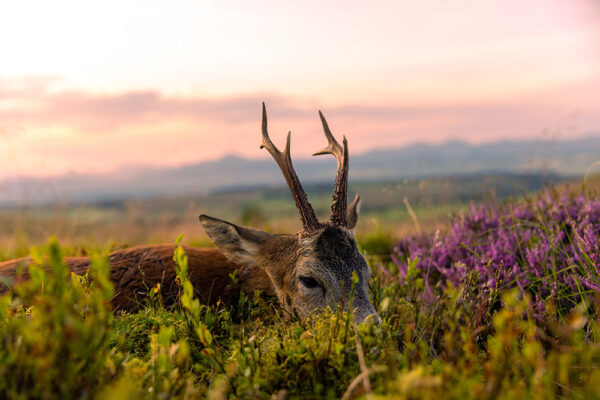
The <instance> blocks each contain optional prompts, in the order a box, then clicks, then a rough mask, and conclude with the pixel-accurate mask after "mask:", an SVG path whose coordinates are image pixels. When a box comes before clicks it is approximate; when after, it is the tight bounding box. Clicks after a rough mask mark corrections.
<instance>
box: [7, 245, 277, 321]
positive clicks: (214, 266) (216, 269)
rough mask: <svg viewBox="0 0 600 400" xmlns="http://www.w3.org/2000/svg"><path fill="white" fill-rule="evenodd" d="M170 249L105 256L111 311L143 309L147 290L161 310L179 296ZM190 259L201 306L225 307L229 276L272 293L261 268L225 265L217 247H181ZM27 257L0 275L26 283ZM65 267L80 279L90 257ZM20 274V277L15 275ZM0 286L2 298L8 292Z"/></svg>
mask: <svg viewBox="0 0 600 400" xmlns="http://www.w3.org/2000/svg"><path fill="white" fill-rule="evenodd" d="M174 250H175V248H174V245H172V244H163V245H150V246H138V247H132V248H129V249H124V250H118V251H115V252H113V253H111V254H110V255H109V261H110V280H111V281H112V282H113V285H114V287H115V293H114V296H113V298H112V299H111V304H112V305H113V307H114V309H115V310H125V311H135V310H137V309H139V307H140V306H141V305H143V304H144V300H145V299H146V297H147V295H148V293H149V291H150V290H152V289H153V288H155V287H156V286H157V284H160V294H161V296H162V299H163V302H164V304H165V305H170V304H172V303H174V302H175V301H176V299H177V296H178V293H179V287H178V285H177V283H176V280H175V276H176V274H175V262H174V261H173V252H174ZM184 250H185V253H186V255H187V257H188V276H189V279H190V282H191V283H192V286H193V287H194V294H195V296H197V297H198V298H199V299H200V301H201V302H203V303H204V304H213V303H215V302H216V301H217V300H219V299H220V300H221V301H223V302H225V303H227V302H229V300H230V297H231V295H232V294H233V290H236V288H233V287H232V285H231V283H232V281H231V277H230V274H232V273H233V272H234V271H236V270H238V274H239V283H240V288H239V289H242V290H244V291H245V292H246V293H248V294H251V293H252V292H254V291H255V290H262V291H263V292H266V293H267V294H273V293H274V292H273V289H272V287H271V282H270V280H269V278H268V276H267V275H266V274H265V272H264V271H263V270H262V269H261V268H257V267H241V266H240V265H237V264H235V263H233V262H231V261H229V260H228V259H227V258H226V257H225V256H224V255H223V253H222V252H221V251H220V250H219V249H216V248H195V247H188V246H184ZM31 262H32V260H31V259H30V258H20V259H16V260H10V261H6V262H3V263H0V276H2V277H4V278H5V280H8V281H12V282H13V283H18V282H20V281H22V280H24V279H27V278H28V274H27V268H26V267H27V266H28V265H29V264H31ZM65 263H66V264H67V266H68V267H69V269H70V270H71V272H73V273H75V274H78V275H83V274H85V273H86V272H87V270H88V268H89V266H90V259H89V258H88V257H67V258H65ZM20 270H22V271H23V272H22V273H18V271H20ZM8 289H9V288H8V286H7V285H5V284H3V283H1V282H0V294H4V293H6V292H7V291H8Z"/></svg>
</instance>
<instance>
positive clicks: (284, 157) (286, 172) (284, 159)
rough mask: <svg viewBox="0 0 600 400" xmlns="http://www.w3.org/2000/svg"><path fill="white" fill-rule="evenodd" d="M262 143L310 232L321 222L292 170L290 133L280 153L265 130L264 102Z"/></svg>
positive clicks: (306, 230)
mask: <svg viewBox="0 0 600 400" xmlns="http://www.w3.org/2000/svg"><path fill="white" fill-rule="evenodd" d="M262 109H263V114H262V138H263V140H262V144H261V145H260V148H261V149H262V148H265V149H267V151H268V152H269V154H271V156H272V157H273V159H274V160H275V162H276V163H277V165H278V166H279V169H280V170H281V173H282V174H283V177H284V178H285V181H286V182H287V185H288V187H289V188H290V192H291V193H292V197H293V198H294V201H295V202H296V207H297V208H298V211H299V212H300V218H301V219H302V226H303V228H304V231H305V232H306V233H312V232H315V231H317V230H318V229H319V228H320V227H321V224H320V223H319V220H318V219H317V215H316V214H315V211H314V210H313V208H312V206H311V205H310V203H309V202H308V198H307V197H306V192H304V189H303V188H302V185H301V184H300V179H298V175H296V171H295V170H294V166H293V165H292V157H291V155H290V141H291V136H292V133H291V132H288V135H287V140H286V143H285V151H284V152H283V153H282V152H281V151H280V150H279V149H278V148H277V147H276V146H275V145H274V144H273V142H272V141H271V138H270V137H269V131H268V130H267V109H266V107H265V103H264V102H263V103H262Z"/></svg>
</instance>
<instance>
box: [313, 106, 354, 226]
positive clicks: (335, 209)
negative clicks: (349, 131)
mask: <svg viewBox="0 0 600 400" xmlns="http://www.w3.org/2000/svg"><path fill="white" fill-rule="evenodd" d="M319 117H320V118H321V123H322V124H323V132H325V137H326V138H327V141H328V142H329V144H328V146H327V147H325V148H324V149H322V150H320V151H317V152H316V153H314V154H313V156H318V155H322V154H332V155H333V156H334V157H335V158H336V160H337V174H336V176H335V187H334V189H333V202H332V204H331V217H330V219H329V220H330V221H331V222H332V223H333V224H336V225H338V226H343V227H347V226H348V218H347V216H346V210H347V208H348V204H347V193H348V141H347V140H346V136H344V139H343V141H342V143H343V145H344V146H343V147H342V146H340V144H339V143H338V141H337V140H335V137H333V135H332V134H331V130H330V129H329V124H327V120H325V117H324V116H323V113H322V112H321V111H319Z"/></svg>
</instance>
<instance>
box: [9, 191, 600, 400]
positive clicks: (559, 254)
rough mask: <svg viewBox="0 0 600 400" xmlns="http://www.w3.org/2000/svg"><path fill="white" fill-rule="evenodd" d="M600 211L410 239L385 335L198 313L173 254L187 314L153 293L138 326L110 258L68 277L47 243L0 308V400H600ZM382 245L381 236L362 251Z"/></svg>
mask: <svg viewBox="0 0 600 400" xmlns="http://www.w3.org/2000/svg"><path fill="white" fill-rule="evenodd" d="M599 204H600V203H599V202H598V199H597V198H595V197H592V198H588V199H586V198H585V197H584V196H569V195H564V196H563V195H557V194H556V193H549V192H548V193H544V194H542V195H539V196H535V197H531V198H529V199H525V200H519V201H513V202H509V203H506V204H504V205H496V204H493V203H489V204H479V205H475V206H473V208H472V209H471V210H470V211H468V212H465V213H464V214H462V215H459V216H457V217H456V218H455V219H454V220H453V222H452V223H451V224H450V226H449V227H448V229H447V230H441V231H440V232H437V233H434V234H432V235H417V236H411V237H407V238H404V239H402V240H400V241H399V242H398V243H396V245H395V246H394V253H393V257H394V259H393V261H390V262H387V261H377V259H371V264H372V270H373V279H372V281H371V283H370V293H371V299H372V301H373V304H374V306H375V308H376V309H377V311H378V313H379V314H380V316H381V318H382V322H381V324H379V325H375V324H361V325H356V324H354V322H353V320H352V316H351V314H348V313H346V312H344V311H343V310H339V309H337V310H324V311H323V312H322V313H321V314H319V315H318V316H316V317H315V318H314V319H312V320H310V321H301V320H298V319H295V318H290V317H289V316H286V315H284V313H283V312H282V311H281V309H280V307H279V306H278V304H277V302H276V301H275V300H274V299H271V298H268V297H265V296H263V295H262V294H260V293H255V294H254V295H253V296H245V295H243V294H241V295H240V296H239V298H238V299H237V300H236V301H235V302H234V304H232V305H228V306H226V305H224V304H217V305H215V306H211V307H208V306H205V305H202V304H200V302H199V301H198V299H197V298H195V297H194V292H193V288H192V287H191V284H190V282H189V280H188V279H187V258H186V255H185V253H184V251H183V249H182V248H181V247H178V248H177V249H176V251H175V254H174V258H175V260H176V264H177V267H176V272H177V282H178V284H179V287H180V295H179V301H178V303H177V304H175V305H174V306H172V307H165V306H163V304H162V302H161V299H160V290H158V289H159V288H148V291H149V295H150V296H149V299H148V301H147V302H146V303H145V304H142V305H141V306H142V309H141V311H140V312H138V313H131V314H129V313H114V312H112V311H111V310H110V307H109V305H108V301H107V300H108V299H109V298H110V297H111V296H112V295H113V288H112V285H111V283H110V281H109V280H108V264H107V260H106V254H105V253H96V254H95V255H94V256H93V258H94V260H95V261H94V263H93V266H92V268H91V269H90V271H89V272H88V274H87V275H86V276H83V277H79V276H74V275H70V273H69V271H68V270H67V268H66V266H65V265H64V262H63V255H64V254H71V253H72V251H73V250H72V249H68V248H67V249H64V248H61V246H60V245H59V244H58V242H57V241H56V240H55V239H51V240H50V241H49V242H48V244H47V245H46V246H45V247H43V248H39V249H34V250H33V252H32V255H33V256H34V258H35V259H36V260H37V262H38V264H42V263H43V262H44V261H43V260H44V257H46V260H47V263H48V264H49V265H50V267H51V268H50V270H45V269H43V268H40V267H33V268H32V269H31V271H30V274H31V279H30V280H29V281H28V282H24V283H20V284H17V285H15V286H14V290H13V293H12V295H6V296H2V297H0V377H2V379H0V398H20V399H26V398H36V399H53V398H60V399H69V398H94V399H96V398H98V399H142V398H148V399H168V398H209V399H227V398H244V399H246V398H252V399H286V398H287V399H300V398H318V399H320V398H344V399H350V398H369V399H375V398H377V399H441V398H448V399H469V398H472V399H528V398H540V399H544V398H567V399H570V398H573V399H581V398H585V399H587V398H600V385H598V382H600V370H599V369H598V366H599V365H600V348H599V347H598V344H597V343H598V340H599V339H600V326H599V324H598V321H597V315H598V314H597V311H598V304H599V303H598V295H597V293H596V290H595V287H596V286H595V285H596V284H597V282H598V279H597V272H596V271H597V270H596V269H595V265H596V261H595V260H597V257H598V253H597V252H598V244H597V242H598V231H597V230H598V229H600V225H599V211H598V210H599V208H598V205H599ZM378 235H380V236H381V237H379V238H378ZM388 242H389V236H388V235H387V234H386V233H381V232H380V233H377V232H374V233H373V234H372V235H371V236H369V237H366V238H365V240H364V242H363V243H362V246H363V251H365V253H367V254H368V253H370V252H371V253H377V250H378V249H380V248H385V246H382V244H386V243H388ZM231 279H232V281H233V283H235V281H236V279H237V277H236V275H235V274H233V275H232V276H231Z"/></svg>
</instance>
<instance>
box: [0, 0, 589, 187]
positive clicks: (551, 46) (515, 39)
mask: <svg viewBox="0 0 600 400" xmlns="http://www.w3.org/2000/svg"><path fill="white" fill-rule="evenodd" d="M84 3H87V2H79V1H53V2H44V3H42V4H41V5H40V4H38V5H36V7H35V12H34V10H32V6H31V4H29V3H27V2H5V3H3V4H2V5H0V50H1V53H0V55H1V62H0V178H2V177H7V176H14V175H42V176H51V175H55V174H60V173H64V172H67V171H76V172H102V171H110V170H113V169H115V168H118V167H119V166H123V165H138V164H144V165H157V166H165V165H180V164H185V163H191V162H196V161H200V160H207V159H215V158H218V157H221V156H223V155H225V154H229V153H235V154H239V155H243V156H247V157H267V154H266V152H265V151H264V150H263V151H260V150H259V149H258V146H259V143H260V103H261V101H263V100H264V101H265V102H266V103H267V107H268V111H269V115H270V131H271V133H272V136H273V137H274V140H275V141H276V143H280V144H281V145H282V144H283V140H284V135H285V133H287V131H288V130H291V131H292V151H293V154H294V156H296V157H308V156H309V154H311V153H312V152H314V151H315V150H316V149H319V148H321V147H323V140H324V139H323V137H322V136H321V128H320V126H319V120H318V117H317V109H321V110H323V112H324V113H325V115H326V117H327V118H328V120H329V122H330V126H331V127H332V129H333V131H334V133H335V134H337V135H340V136H341V135H342V134H345V135H346V136H347V137H348V139H349V142H350V149H351V151H352V152H353V153H357V152H364V151H366V150H368V149H372V148H381V147H398V146H402V145H406V144H409V143H414V142H417V141H424V142H433V143H439V142H442V141H445V140H449V139H461V140H467V141H470V142H474V143H481V142H489V141H495V140H499V139H503V138H508V139H520V138H534V137H535V138H540V137H544V138H548V139H549V140H554V139H568V138H570V137H575V136H582V135H586V134H590V133H596V134H600V102H599V101H598V98H599V96H598V95H597V93H600V6H599V5H598V3H597V2H594V1H593V0H591V1H584V0H570V1H568V2H567V1H559V0H539V1H536V0H532V1H527V2H523V1H516V0H509V1H502V2H497V1H493V2H492V1H489V2H488V1H477V2H472V1H468V2H467V1H445V2H439V1H421V2H414V1H394V2H378V3H377V5H366V3H365V2H344V3H343V4H344V6H343V7H342V6H340V4H341V3H339V2H323V1H319V2H310V1H309V2H302V4H293V3H292V2H275V1H261V2H227V1H219V2H196V1H180V2H168V1H148V0H144V1H142V0H140V1H130V2H126V5H124V4H122V3H124V2H118V1H105V2H99V3H97V4H95V5H91V6H90V5H89V4H84ZM200 3H203V4H200ZM173 4H175V5H173Z"/></svg>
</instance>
